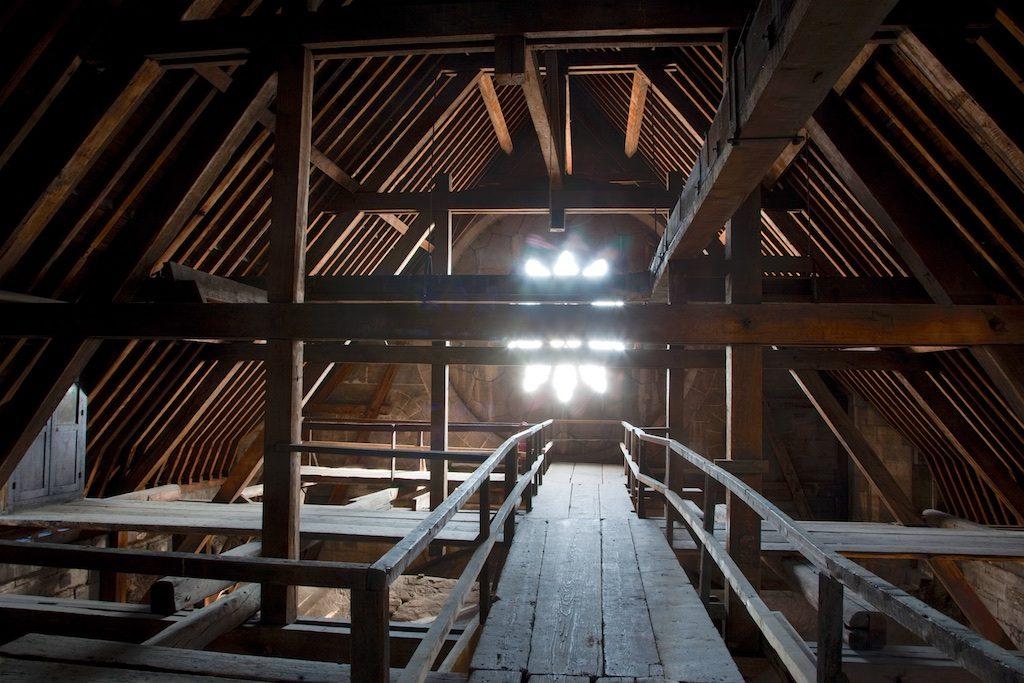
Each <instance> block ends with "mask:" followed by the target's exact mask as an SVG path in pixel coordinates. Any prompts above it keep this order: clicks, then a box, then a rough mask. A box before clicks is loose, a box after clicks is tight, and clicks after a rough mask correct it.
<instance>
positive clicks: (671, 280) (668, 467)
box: [665, 173, 687, 545]
mask: <svg viewBox="0 0 1024 683" xmlns="http://www.w3.org/2000/svg"><path fill="white" fill-rule="evenodd" d="M680 176H681V174H679V173H670V174H669V190H671V191H675V192H681V191H682V183H683V182H685V179H681V178H680ZM675 263H677V262H669V266H668V302H669V304H685V303H686V279H685V277H683V276H684V275H685V271H683V270H681V269H680V268H679V267H678V266H675V265H674V264H675ZM670 348H672V347H671V346H670ZM676 348H678V347H676ZM686 373H687V370H686V369H685V368H669V369H668V370H667V371H666V377H665V424H666V425H668V434H666V436H668V438H670V439H672V440H673V441H678V442H679V443H682V444H685V443H686V441H687V438H686V428H685V422H686V412H685V409H684V394H685V392H686ZM685 482H686V463H685V461H684V460H683V459H682V458H679V457H673V454H672V449H670V448H668V447H666V448H665V484H666V485H667V486H668V488H669V490H670V491H675V492H676V493H682V492H683V487H684V486H685V485H686V484H685ZM677 516H678V515H677V514H676V512H675V508H673V507H672V506H671V505H666V506H665V532H666V537H667V538H668V542H669V545H671V544H672V540H673V538H674V537H675V521H676V517H677ZM684 526H685V525H684Z"/></svg>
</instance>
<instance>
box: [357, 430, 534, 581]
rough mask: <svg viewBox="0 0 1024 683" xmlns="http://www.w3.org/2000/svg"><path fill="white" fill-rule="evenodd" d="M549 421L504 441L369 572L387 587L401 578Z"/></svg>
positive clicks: (375, 563) (374, 564) (372, 566)
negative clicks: (492, 476)
mask: <svg viewBox="0 0 1024 683" xmlns="http://www.w3.org/2000/svg"><path fill="white" fill-rule="evenodd" d="M552 422H553V420H545V421H544V422H540V423H538V424H535V425H533V426H532V427H530V428H528V429H524V430H523V431H521V432H517V433H515V434H513V435H512V436H510V437H508V438H507V439H505V441H504V442H502V444H501V445H500V446H498V447H497V448H496V449H494V452H493V453H492V454H491V455H490V457H488V458H487V459H486V460H485V461H484V462H483V463H481V464H480V466H479V467H477V468H476V469H475V470H474V471H473V474H472V475H470V476H469V477H468V478H467V479H466V481H464V482H462V483H461V484H460V485H459V486H458V488H456V489H455V490H454V491H452V493H451V495H449V496H448V497H447V498H445V499H444V501H442V503H441V504H440V505H439V506H438V507H437V508H436V509H435V510H434V511H433V512H432V513H430V515H429V516H428V517H427V518H426V519H424V520H423V521H422V522H420V523H419V524H418V525H417V526H416V528H415V529H413V530H412V531H411V532H409V533H408V534H407V535H406V536H405V538H403V539H402V540H401V541H399V542H398V543H396V544H395V545H394V546H392V548H391V550H389V551H388V552H387V553H385V554H384V555H383V556H382V557H381V558H380V559H379V560H377V561H376V562H374V563H373V565H371V569H372V570H374V571H376V572H381V573H382V574H383V576H384V579H385V581H386V584H387V585H389V586H390V585H391V584H392V583H393V582H394V581H395V579H397V578H398V577H399V576H401V575H402V572H403V571H404V570H405V568H406V567H408V566H409V564H410V563H411V562H412V561H413V560H414V559H415V558H416V556H417V555H419V554H420V553H421V552H423V551H424V550H426V548H427V546H428V545H430V542H431V541H432V540H434V538H436V537H437V535H438V534H439V533H440V532H441V530H442V529H443V528H444V526H445V525H446V524H447V523H448V522H449V520H451V518H452V517H454V516H455V513H456V512H458V510H459V508H460V507H462V505H463V504H464V503H465V502H466V501H467V500H469V498H470V497H471V496H472V495H473V494H474V493H476V491H477V489H479V488H480V486H481V485H482V484H483V483H484V482H489V481H490V474H491V472H493V471H494V470H495V469H496V468H497V467H498V464H499V463H500V462H501V460H502V458H504V457H505V455H506V454H507V453H508V452H509V451H510V450H511V449H512V448H514V447H515V446H516V444H518V443H519V441H520V440H522V439H525V438H526V437H528V436H533V435H534V434H537V433H538V432H540V431H541V430H542V429H544V428H545V427H547V426H549V425H550V424H551V423H552Z"/></svg>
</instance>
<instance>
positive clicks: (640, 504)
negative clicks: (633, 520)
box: [636, 437, 647, 519]
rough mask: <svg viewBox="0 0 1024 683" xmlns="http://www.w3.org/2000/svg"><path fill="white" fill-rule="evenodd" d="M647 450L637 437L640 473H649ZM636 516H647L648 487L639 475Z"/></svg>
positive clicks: (643, 517) (637, 461)
mask: <svg viewBox="0 0 1024 683" xmlns="http://www.w3.org/2000/svg"><path fill="white" fill-rule="evenodd" d="M646 450H647V447H646V445H645V442H643V441H641V440H640V437H637V438H636V469H637V471H638V472H639V473H640V474H647V458H645V457H644V451H646ZM636 516H637V517H639V518H640V519H645V518H646V517H647V487H646V486H644V483H643V482H642V481H641V480H640V478H639V477H638V478H637V480H636Z"/></svg>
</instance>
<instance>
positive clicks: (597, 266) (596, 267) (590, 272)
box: [583, 258, 608, 278]
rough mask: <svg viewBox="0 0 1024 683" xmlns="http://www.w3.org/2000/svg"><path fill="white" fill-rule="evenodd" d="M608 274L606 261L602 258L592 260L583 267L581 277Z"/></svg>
mask: <svg viewBox="0 0 1024 683" xmlns="http://www.w3.org/2000/svg"><path fill="white" fill-rule="evenodd" d="M607 274H608V262H607V261H605V260H604V259H603V258H599V259H597V260H596V261H592V262H591V263H590V265H589V266H587V267H586V268H584V269H583V277H591V278H596V277H604V276H605V275H607Z"/></svg>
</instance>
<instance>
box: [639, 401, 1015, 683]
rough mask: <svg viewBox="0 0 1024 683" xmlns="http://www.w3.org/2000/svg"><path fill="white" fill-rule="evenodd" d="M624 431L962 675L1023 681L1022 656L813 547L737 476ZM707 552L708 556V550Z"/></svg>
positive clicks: (669, 443) (655, 485) (674, 445)
mask: <svg viewBox="0 0 1024 683" xmlns="http://www.w3.org/2000/svg"><path fill="white" fill-rule="evenodd" d="M622 426H623V427H624V428H625V429H626V430H627V431H628V432H629V433H631V434H632V435H633V436H635V437H636V438H638V439H639V440H641V441H646V442H648V443H653V444H657V445H659V446H665V447H667V448H669V449H670V450H671V451H672V452H673V453H675V454H677V455H679V456H680V457H682V458H683V459H684V460H686V461H687V462H689V463H690V464H691V465H693V466H694V467H696V468H697V469H699V470H701V471H702V472H704V474H706V475H707V476H709V477H711V478H712V479H714V480H716V481H717V482H719V483H720V484H722V485H723V486H725V487H726V488H727V489H728V490H729V492H730V493H731V494H732V495H733V496H735V497H736V498H738V499H740V500H742V501H743V502H744V503H745V504H746V505H747V506H748V507H749V508H750V509H751V510H753V511H754V512H756V513H757V514H758V515H759V516H760V517H761V518H762V519H764V520H766V521H768V522H769V523H771V524H772V526H774V527H775V528H776V529H777V530H778V532H779V533H780V534H782V536H783V537H784V538H785V539H786V540H788V541H789V542H790V543H792V544H793V546H794V547H795V548H796V550H797V552H799V553H800V554H801V555H802V556H803V557H804V558H806V559H807V560H808V561H809V562H810V563H811V564H813V565H814V566H815V567H817V569H818V570H819V572H821V573H822V574H824V575H826V576H828V577H831V578H832V579H835V580H836V581H838V582H840V583H842V584H843V585H844V586H846V587H847V588H849V589H850V590H851V591H853V592H854V593H856V594H857V595H859V596H860V597H861V598H862V599H863V600H864V601H865V602H867V603H868V604H869V605H871V606H872V607H874V608H875V609H876V610H878V611H879V612H881V613H882V614H885V615H886V616H887V617H889V618H891V619H893V620H894V621H896V622H898V623H899V624H901V625H902V626H904V627H905V628H906V629H907V630H909V631H911V632H912V633H914V634H915V635H917V636H918V637H920V638H921V639H922V640H924V641H926V642H927V643H929V644H930V645H933V646H934V647H936V648H937V649H938V650H940V651H941V652H942V653H943V654H945V655H947V656H948V657H949V658H950V659H952V660H953V661H955V662H957V663H958V664H960V665H961V666H963V667H964V668H965V669H966V670H968V671H970V672H971V673H973V674H975V675H977V676H979V677H980V678H981V679H982V680H988V681H1018V682H1024V660H1022V659H1021V658H1020V657H1018V656H1017V655H1015V654H1014V653H1012V652H1010V651H1008V650H1005V649H1003V648H1001V647H999V646H998V645H996V644H995V643H993V642H991V641H989V640H986V639H985V638H983V637H982V636H980V635H978V634H977V633H976V632H975V631H973V630H971V629H970V628H968V627H966V626H963V625H962V624H960V623H958V622H957V621H955V620H954V619H952V618H950V617H948V616H946V615H945V614H943V613H942V612H939V611H938V610H936V609H934V608H933V607H930V606H929V605H927V604H925V603H924V602H922V601H921V600H918V599H917V598H915V597H913V596H912V595H910V594H909V593H907V592H906V591H903V590H901V589H900V588H897V587H896V586H894V585H892V584H891V583H889V582H887V581H885V580H884V579H881V578H879V577H878V576H876V575H874V574H872V573H871V572H869V571H868V570H866V569H864V568H863V567H861V566H860V565H858V564H857V563H855V562H853V561H852V560H849V559H847V558H846V557H843V556H842V555H840V554H839V553H837V552H835V551H833V550H828V549H826V548H822V547H821V546H819V545H818V544H817V543H815V541H814V540H813V539H812V538H811V537H810V535H809V534H808V533H807V531H806V530H804V528H803V527H802V526H800V524H799V523H798V522H796V521H795V520H793V518H791V517H790V516H789V515H787V514H786V513H784V512H782V511H781V510H779V508H777V507H776V506H775V505H773V504H772V503H771V502H770V501H769V500H768V499H767V498H765V497H764V496H762V495H761V494H759V493H758V492H757V491H755V490H754V489H752V488H751V487H750V486H747V485H746V484H744V483H743V482H742V481H741V480H740V479H739V478H738V477H736V476H734V475H733V474H730V473H729V472H727V471H726V470H725V469H723V468H721V467H719V466H717V465H715V464H714V463H713V462H711V461H710V460H708V459H706V458H704V457H703V456H701V455H699V454H698V453H696V452H694V451H692V450H690V449H689V448H687V447H686V446H684V445H682V444H681V443H679V442H678V441H674V440H672V439H667V438H663V437H658V436H652V435H650V434H647V433H646V432H644V431H643V430H642V429H639V428H637V427H634V426H633V425H631V424H629V423H628V422H625V421H623V422H622ZM636 474H638V475H639V476H640V477H642V478H643V479H642V481H643V482H644V484H645V485H647V486H649V487H650V488H652V489H654V490H657V491H658V492H659V493H661V494H662V495H663V496H664V497H665V499H666V500H667V501H669V502H670V503H672V505H673V507H674V508H676V510H677V511H678V512H679V513H680V515H681V516H682V517H683V519H684V520H686V521H687V524H688V525H689V526H691V528H693V530H694V532H695V533H696V532H697V529H700V532H703V531H704V529H703V526H702V525H701V524H699V523H698V524H697V525H696V527H694V524H692V523H691V520H692V521H696V517H695V515H694V513H693V510H690V509H689V508H688V506H686V505H685V502H684V501H683V500H682V499H681V498H678V496H674V495H668V494H669V493H671V492H669V491H668V489H667V487H665V485H664V484H662V483H661V482H658V481H657V480H656V479H653V478H651V477H649V476H647V475H642V474H639V469H637V470H636ZM676 499H678V500H676ZM676 502H678V505H676ZM698 536H699V537H701V538H703V534H701V533H698ZM709 552H711V549H710V548H709ZM719 567H720V568H721V569H722V570H723V573H725V571H726V570H725V568H724V567H722V565H721V564H719ZM790 673H791V674H793V675H794V676H797V675H798V674H800V671H799V670H797V671H793V670H790Z"/></svg>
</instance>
